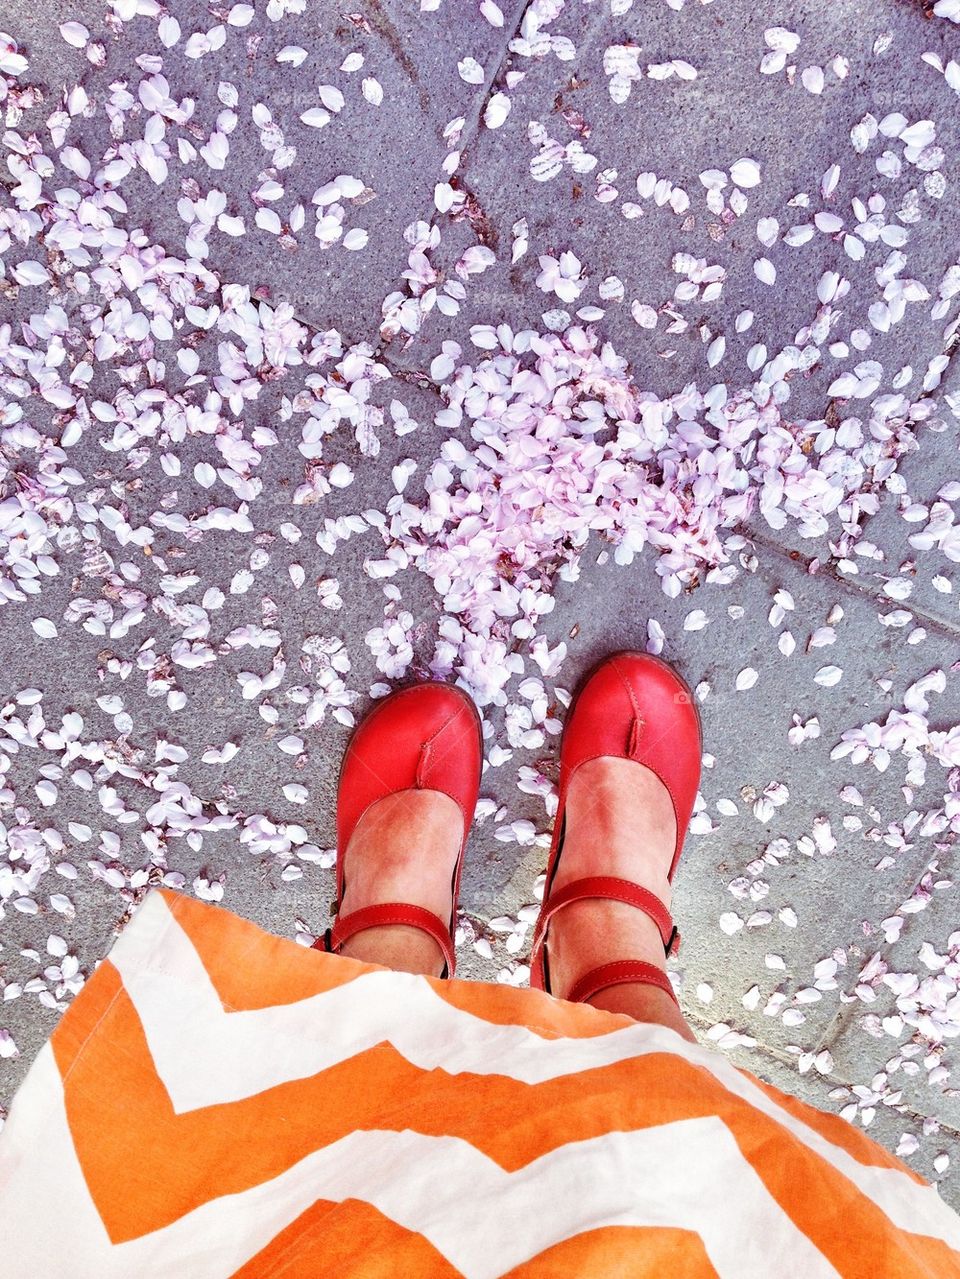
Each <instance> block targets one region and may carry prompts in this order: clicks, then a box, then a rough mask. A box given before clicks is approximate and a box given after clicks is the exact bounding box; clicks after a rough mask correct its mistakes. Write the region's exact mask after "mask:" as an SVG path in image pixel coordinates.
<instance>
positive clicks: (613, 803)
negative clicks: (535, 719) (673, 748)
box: [547, 757, 695, 1040]
mask: <svg viewBox="0 0 960 1279" xmlns="http://www.w3.org/2000/svg"><path fill="white" fill-rule="evenodd" d="M566 814H567V828H566V833H565V835H564V841H563V851H562V854H561V857H560V864H559V867H558V870H557V874H556V878H555V880H554V883H553V889H552V891H554V892H556V890H557V889H558V888H562V887H563V886H564V885H565V884H567V883H569V882H570V881H572V880H575V879H582V878H584V877H585V876H588V875H616V876H618V877H620V878H622V879H629V880H631V881H632V882H633V883H635V884H641V885H642V886H643V887H644V888H649V889H650V891H651V892H653V893H655V894H656V896H657V897H659V898H660V900H661V901H662V902H663V903H664V905H665V906H667V907H668V908H669V906H670V897H671V889H670V884H669V882H668V881H667V874H668V872H669V869H670V862H671V860H672V857H673V850H674V846H675V843H676V837H677V826H676V818H675V817H674V813H673V804H672V803H671V801H670V795H669V792H668V791H667V788H666V787H665V786H664V784H663V783H662V782H661V781H660V779H659V778H658V777H657V776H656V775H655V774H654V773H652V772H651V771H650V769H648V768H645V767H644V766H643V765H642V764H638V763H636V762H635V761H634V760H630V759H615V758H612V757H603V758H601V759H595V760H589V761H588V762H587V763H585V764H581V765H580V767H579V768H578V769H577V770H576V772H575V773H574V774H573V777H572V779H571V782H570V786H569V788H568V791H567V805H566ZM547 954H548V959H549V968H550V988H551V990H552V992H553V994H555V995H558V996H560V997H561V998H562V997H563V996H564V995H565V994H566V993H567V991H569V990H571V989H572V988H573V985H574V983H575V982H576V981H577V980H578V979H579V978H580V977H582V976H583V974H584V973H586V972H587V971H588V970H589V969H590V968H595V967H597V966H598V965H599V964H608V963H611V962H613V961H614V960H618V959H642V960H645V961H646V962H647V963H648V964H654V965H655V966H656V967H657V968H661V969H662V968H664V967H665V957H664V953H663V942H662V941H661V940H660V933H659V931H658V929H657V926H656V924H655V923H654V922H653V920H652V919H650V917H649V916H648V915H645V914H644V913H643V912H642V911H640V910H637V909H636V907H634V906H627V905H625V904H624V903H623V902H617V901H592V900H589V901H576V902H572V903H571V904H570V905H569V906H564V907H563V908H562V909H561V910H558V911H557V913H556V914H555V915H554V916H553V918H552V919H551V921H550V927H549V931H548V933H547ZM588 1002H589V1003H591V1004H593V1005H594V1007H596V1008H603V1009H606V1010H607V1011H608V1012H615V1013H626V1014H627V1016H628V1017H632V1018H633V1019H634V1020H635V1021H649V1022H657V1023H659V1024H660V1025H663V1026H669V1027H670V1029H671V1030H675V1031H677V1032H678V1034H680V1035H683V1037H684V1038H685V1039H690V1040H693V1039H694V1038H695V1037H694V1034H693V1032H692V1031H691V1030H690V1027H689V1026H688V1025H687V1023H686V1021H685V1020H684V1017H683V1014H682V1013H681V1011H680V1009H679V1008H678V1007H677V1005H676V1003H675V1002H674V1000H673V999H671V997H670V996H669V995H668V994H667V993H666V991H664V990H660V989H659V987H657V986H648V985H642V984H640V983H630V984H627V985H622V986H608V987H607V988H606V989H605V990H601V991H598V992H597V994H596V995H594V996H593V997H592V998H591V999H590V1000H589V1001H588Z"/></svg>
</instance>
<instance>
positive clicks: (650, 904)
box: [533, 875, 680, 962]
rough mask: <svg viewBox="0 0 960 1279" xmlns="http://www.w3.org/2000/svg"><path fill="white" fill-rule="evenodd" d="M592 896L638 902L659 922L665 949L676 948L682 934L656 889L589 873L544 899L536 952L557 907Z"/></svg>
mask: <svg viewBox="0 0 960 1279" xmlns="http://www.w3.org/2000/svg"><path fill="white" fill-rule="evenodd" d="M592 898H607V899H610V900H612V901H619V902H624V903H625V904H626V905H627V906H635V907H636V908H637V910H642V911H643V913H644V914H645V915H649V916H650V918H651V919H652V920H653V922H654V923H655V924H656V926H657V929H658V931H659V933H660V940H661V941H662V942H663V949H664V953H665V954H667V955H669V954H670V952H671V951H672V950H674V949H675V947H676V944H677V942H678V941H679V937H680V934H679V933H678V932H677V930H676V928H675V926H674V923H673V919H672V918H671V915H670V912H669V911H668V910H667V908H666V906H664V904H663V902H662V901H661V900H660V898H659V897H658V896H657V895H656V894H655V893H652V892H651V891H650V889H649V888H644V887H643V886H642V885H641V884H634V883H633V882H632V881H631V880H629V879H620V878H618V877H617V876H616V875H588V876H586V877H585V878H583V879H575V880H574V881H573V882H572V883H570V884H566V885H565V886H564V887H563V888H561V889H559V890H558V891H557V892H555V893H551V894H550V896H549V897H548V898H547V900H546V902H544V905H543V909H542V910H541V911H540V918H539V919H538V920H537V928H536V931H535V933H534V937H533V952H534V954H536V952H537V951H538V949H539V948H540V946H541V945H542V944H543V939H544V937H545V936H546V932H547V925H548V923H549V922H550V919H551V918H552V917H553V916H554V915H555V914H556V913H557V911H558V910H560V909H561V908H562V907H563V906H568V905H569V904H570V903H571V902H575V901H585V900H590V899H592ZM637 962H639V961H637Z"/></svg>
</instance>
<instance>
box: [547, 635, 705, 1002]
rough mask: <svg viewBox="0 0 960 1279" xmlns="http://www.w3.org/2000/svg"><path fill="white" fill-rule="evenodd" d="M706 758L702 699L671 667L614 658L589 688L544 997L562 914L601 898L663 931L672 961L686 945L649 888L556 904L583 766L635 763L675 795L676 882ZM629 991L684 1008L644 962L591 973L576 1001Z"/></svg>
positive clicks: (580, 704) (575, 715)
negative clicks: (653, 991)
mask: <svg viewBox="0 0 960 1279" xmlns="http://www.w3.org/2000/svg"><path fill="white" fill-rule="evenodd" d="M700 754H701V735H700V717H699V714H698V712H697V708H696V705H695V703H694V700H693V695H692V693H691V692H690V689H689V688H688V687H687V685H686V684H685V683H684V682H683V680H682V679H681V678H680V676H679V675H677V673H676V672H675V671H674V670H673V668H672V667H671V666H668V665H667V663H666V662H663V661H661V660H660V659H659V658H657V657H651V656H650V655H649V654H648V653H631V652H624V653H614V654H612V655H611V656H610V657H607V658H604V660H603V661H602V662H601V663H600V664H599V665H598V666H596V667H595V668H594V669H593V671H592V672H591V673H590V675H589V676H588V677H587V679H586V680H585V681H584V683H583V684H582V685H581V687H580V689H579V691H578V693H577V695H576V697H575V698H574V701H573V704H572V705H571V707H570V711H569V713H568V715H567V722H566V724H565V725H564V730H563V738H562V741H561V745H560V795H559V803H558V806H557V816H556V820H555V822H554V828H553V846H552V848H551V850H550V859H549V861H548V862H547V881H546V887H545V888H544V893H543V905H542V907H541V909H540V916H539V918H538V920H537V926H536V929H535V930H534V934H533V948H532V951H531V956H530V985H531V986H533V987H534V988H535V989H536V990H545V991H547V992H548V993H550V970H549V962H548V960H549V956H548V953H547V946H546V937H547V929H548V926H549V922H550V920H551V918H552V917H553V916H554V915H555V914H556V912H557V911H558V910H560V909H561V908H562V907H563V906H566V905H568V904H569V903H570V902H573V901H582V900H583V899H584V898H598V897H603V898H612V899H613V900H614V901H621V902H626V903H627V905H629V906H636V908H637V909H638V910H642V911H643V912H644V913H645V914H647V915H649V916H650V918H651V919H652V920H653V921H654V923H655V924H656V925H657V928H658V929H659V931H660V936H661V939H662V940H663V947H664V951H665V953H666V954H667V955H669V954H670V953H671V951H673V950H674V949H675V947H676V945H677V944H678V942H679V933H678V932H677V929H676V928H675V927H674V923H673V920H672V918H671V916H670V912H669V911H668V910H667V908H666V906H665V905H664V904H663V902H662V901H660V899H659V898H658V897H657V896H656V895H655V894H654V893H652V892H651V891H650V890H649V889H647V888H644V887H643V886H642V885H641V884H634V883H632V882H631V881H630V880H627V879H620V878H618V877H616V876H613V875H590V876H587V877H585V878H583V879H578V880H575V881H573V882H572V883H570V884H567V885H566V887H564V888H562V889H560V890H559V891H558V892H556V893H553V894H551V892H550V889H551V886H552V884H553V881H554V879H555V877H556V873H557V866H558V864H559V861H560V855H561V853H562V851H563V838H564V831H565V828H566V816H565V808H566V799H567V790H568V788H569V786H570V779H571V777H572V776H573V775H574V773H575V772H576V770H577V769H578V768H579V767H580V765H581V764H585V763H587V762H588V761H589V760H592V759H598V758H600V757H602V756H614V757H616V758H618V759H634V760H636V761H637V762H638V763H640V764H644V765H646V767H647V768H649V769H650V770H651V771H652V772H653V773H655V774H656V775H657V777H659V779H660V780H661V781H662V782H663V784H664V785H665V786H666V788H667V790H668V791H669V792H670V799H671V801H672V802H673V811H674V816H675V817H676V822H677V842H676V847H675V849H674V853H673V859H672V861H671V864H670V870H669V874H668V879H669V880H670V881H671V882H672V880H673V876H674V872H675V870H676V868H677V861H678V860H679V857H680V849H681V848H682V847H683V840H684V836H685V835H686V833H687V826H688V825H689V823H690V815H691V813H692V812H693V804H694V801H695V799H696V796H697V787H698V786H699V784H700ZM624 982H643V983H646V984H648V985H653V986H659V987H660V988H661V989H662V990H665V991H667V992H668V993H669V994H670V995H672V996H673V997H674V998H676V996H675V995H674V991H673V986H672V985H671V984H670V979H669V977H668V976H667V975H666V973H665V972H664V971H663V970H662V969H660V968H657V967H656V966H655V965H653V964H648V963H646V962H644V961H643V960H638V959H625V960H618V961H616V962H615V963H610V964H601V965H600V966H599V967H597V968H593V969H591V970H590V971H589V972H587V973H584V975H583V976H582V977H581V978H580V979H579V980H578V981H577V982H576V983H575V984H574V986H573V987H572V989H571V991H570V993H569V994H568V995H567V996H566V998H567V999H569V1000H571V1001H573V1002H575V1003H581V1002H583V1001H584V1000H586V999H589V998H590V997H591V995H595V994H596V993H597V991H598V990H603V989H604V988H605V987H607V986H617V985H620V984H621V983H624Z"/></svg>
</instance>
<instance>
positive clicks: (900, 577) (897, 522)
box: [843, 367, 960, 631]
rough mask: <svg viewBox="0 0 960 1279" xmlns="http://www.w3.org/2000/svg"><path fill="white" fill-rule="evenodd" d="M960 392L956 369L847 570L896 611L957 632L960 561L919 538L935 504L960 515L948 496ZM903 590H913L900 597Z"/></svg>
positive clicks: (957, 459) (954, 474)
mask: <svg viewBox="0 0 960 1279" xmlns="http://www.w3.org/2000/svg"><path fill="white" fill-rule="evenodd" d="M958 393H960V377H958V376H957V375H956V373H955V372H954V370H953V367H951V376H950V377H948V378H947V379H946V380H945V382H944V386H943V389H942V394H939V395H938V397H937V400H938V412H937V415H936V417H935V418H934V419H933V421H932V423H931V424H930V425H929V426H925V427H923V428H922V429H921V430H920V432H919V434H918V445H919V447H918V448H917V450H916V451H915V452H912V453H910V454H908V455H907V456H906V457H904V458H903V459H902V461H901V463H900V466H899V467H898V476H897V477H895V479H894V481H893V482H892V483H891V484H890V486H889V487H888V489H887V490H886V491H884V492H883V494H882V495H881V501H880V509H879V510H878V512H877V513H876V515H873V516H871V517H870V518H869V519H867V520H866V521H865V522H864V524H863V527H862V529H861V532H860V535H859V537H858V538H856V540H854V541H853V543H852V546H851V550H850V553H849V559H850V561H851V562H852V564H853V565H854V566H855V572H849V571H848V570H843V571H844V575H845V576H849V577H850V578H851V580H852V581H853V582H854V583H855V584H856V585H858V586H859V587H861V588H862V589H864V590H868V591H873V592H874V593H876V594H877V595H878V597H879V598H881V599H883V600H886V601H887V607H888V608H889V609H890V610H891V611H892V610H893V609H898V608H902V609H905V610H908V611H910V612H912V613H914V615H915V616H916V619H917V622H918V624H921V625H924V624H931V623H932V624H935V625H937V624H938V625H941V626H944V627H948V628H950V629H951V630H953V631H957V630H960V565H958V563H957V561H956V560H952V559H950V558H949V556H948V555H946V554H945V552H944V551H943V550H942V549H941V548H940V547H939V546H937V545H933V546H929V547H925V546H923V545H922V544H921V545H919V546H918V545H916V544H915V543H912V542H911V539H917V538H919V537H922V536H923V534H924V532H925V530H926V529H927V526H928V524H929V523H930V521H931V518H932V517H933V515H934V512H933V509H932V508H933V507H934V504H935V503H936V504H939V505H940V507H941V508H945V509H948V510H952V511H953V512H954V518H956V512H957V499H956V498H954V499H953V500H952V501H949V500H945V499H944V498H942V497H941V496H940V494H941V493H942V491H943V490H944V488H945V487H946V486H948V485H949V484H950V483H951V482H953V483H956V482H957V481H958V480H960V448H958V438H957V428H958V420H957V417H956V416H955V415H954V413H953V411H952V409H951V407H950V406H951V403H952V404H955V405H958V406H960V400H957V398H956V397H957V394H958ZM892 489H895V491H890V490H892ZM924 508H925V510H924ZM905 516H909V517H910V518H905ZM935 581H936V584H934V583H935ZM903 591H906V592H907V594H906V596H905V598H900V596H901V594H902V592H903Z"/></svg>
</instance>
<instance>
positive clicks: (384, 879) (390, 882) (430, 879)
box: [339, 790, 463, 977]
mask: <svg viewBox="0 0 960 1279" xmlns="http://www.w3.org/2000/svg"><path fill="white" fill-rule="evenodd" d="M462 839H463V814H462V813H461V811H460V809H459V807H458V806H457V804H456V803H455V802H454V801H453V800H452V799H451V798H450V796H449V795H445V794H444V793H443V792H442V791H435V790H405V791H397V792H396V793H394V794H392V795H386V796H384V798H383V799H381V800H378V801H377V803H375V804H373V805H371V807H370V808H368V809H367V811H366V812H365V813H364V814H363V816H362V817H361V818H360V821H359V822H358V823H357V825H356V827H355V828H354V831H353V834H352V835H351V837H350V842H349V844H348V845H347V848H346V851H345V854H344V872H345V882H346V887H345V890H344V895H343V900H342V901H341V903H340V912H339V913H340V914H341V915H342V916H343V917H346V916H347V915H349V914H350V913H351V912H352V911H355V910H359V909H360V908H361V907H362V906H373V905H375V904H377V903H380V902H407V903H410V904H411V905H414V906H422V907H424V909H426V910H430V911H433V913H434V914H435V915H438V916H439V918H440V919H442V920H443V922H444V923H445V924H446V922H447V921H448V920H449V919H450V915H451V912H452V910H453V891H452V880H453V870H454V867H455V865H456V862H457V855H458V853H459V851H460V844H461V841H462ZM340 953H341V954H343V955H349V956H350V957H351V958H353V959H360V960H363V961H364V962H365V963H369V964H383V965H384V966H385V967H388V968H394V969H397V970H400V971H404V972H413V973H427V974H429V975H430V976H434V977H439V975H440V973H441V972H442V971H443V964H444V960H443V955H442V953H441V951H440V947H439V946H438V945H437V943H436V942H435V941H434V940H433V938H432V937H430V936H429V935H428V934H427V933H424V932H423V931H422V930H421V929H419V928H412V927H410V926H408V925H405V924H385V925H382V926H380V927H378V928H367V929H364V930H363V932H360V933H354V935H353V936H352V937H351V938H349V939H348V940H347V941H346V942H344V944H343V946H342V948H341V952H340Z"/></svg>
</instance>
